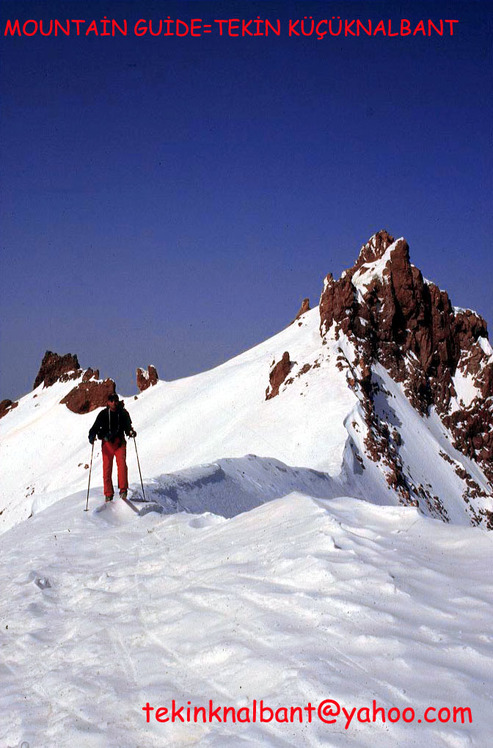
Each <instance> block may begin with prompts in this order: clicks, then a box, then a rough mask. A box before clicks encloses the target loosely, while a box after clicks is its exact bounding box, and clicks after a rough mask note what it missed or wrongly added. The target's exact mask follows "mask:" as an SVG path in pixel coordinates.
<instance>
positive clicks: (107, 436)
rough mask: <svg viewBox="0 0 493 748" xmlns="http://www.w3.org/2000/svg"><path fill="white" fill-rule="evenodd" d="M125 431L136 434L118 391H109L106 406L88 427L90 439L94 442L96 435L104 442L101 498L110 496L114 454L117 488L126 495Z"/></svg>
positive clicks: (109, 497) (111, 494)
mask: <svg viewBox="0 0 493 748" xmlns="http://www.w3.org/2000/svg"><path fill="white" fill-rule="evenodd" d="M125 434H126V435H127V436H130V437H135V436H137V432H136V431H134V429H133V427H132V421H131V419H130V415H129V413H128V412H127V411H126V410H125V408H124V404H123V402H122V401H120V400H119V398H118V395H116V394H113V395H109V397H108V401H107V407H106V408H104V410H101V411H100V412H99V413H98V416H97V418H96V420H95V421H94V425H93V426H92V428H91V430H90V431H89V442H90V443H91V444H94V442H95V440H96V438H98V437H99V439H101V441H102V442H103V447H102V453H103V481H104V498H105V501H112V500H113V481H112V479H111V474H112V471H113V458H114V457H116V465H117V468H118V488H119V489H120V498H121V499H126V498H127V493H128V474H127V462H126V455H127V443H126V441H125Z"/></svg>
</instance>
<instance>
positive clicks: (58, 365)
mask: <svg viewBox="0 0 493 748" xmlns="http://www.w3.org/2000/svg"><path fill="white" fill-rule="evenodd" d="M80 374H81V370H80V367H79V361H78V359H77V356H74V355H72V354H71V353H66V354H65V355H64V356H60V355H59V354H58V353H53V352H52V351H46V353H45V355H44V356H43V360H42V362H41V366H40V368H39V371H38V374H37V377H36V379H35V380H34V385H33V389H36V387H39V385H40V384H44V386H45V387H51V385H53V384H55V382H58V381H60V382H66V381H68V380H69V379H77V377H79V376H80Z"/></svg>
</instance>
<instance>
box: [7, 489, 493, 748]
mask: <svg viewBox="0 0 493 748" xmlns="http://www.w3.org/2000/svg"><path fill="white" fill-rule="evenodd" d="M84 505H85V497H84V496H83V495H79V496H75V497H68V498H67V499H64V500H62V501H60V502H58V503H57V504H56V505H54V506H52V507H49V508H47V509H45V510H44V511H43V512H41V513H39V514H38V515H35V516H34V517H33V518H32V519H30V520H28V521H26V522H25V523H23V524H22V525H20V526H18V527H16V528H14V529H13V530H11V531H10V532H9V533H7V534H5V535H4V537H3V546H2V566H1V568H0V584H1V586H2V590H3V597H4V601H5V603H4V606H3V610H2V618H1V626H0V631H1V645H2V646H1V652H2V660H1V670H2V684H3V688H2V693H1V696H0V713H1V715H2V716H1V717H0V743H1V744H2V745H17V744H20V742H21V741H22V740H24V741H28V742H29V743H30V744H31V745H33V746H36V745H44V746H57V747H58V746H60V747H63V746H69V745H80V746H82V747H83V748H85V747H86V746H87V748H100V747H101V748H103V746H104V747H105V748H107V747H108V748H134V747H135V746H162V745H173V746H185V745H200V746H227V745H228V746H230V745H233V744H234V745H237V744H242V745H255V746H258V745H269V746H287V745H293V746H299V745H307V746H341V745H351V746H369V745H379V746H384V747H385V746H389V747H390V746H395V745H402V746H422V745H423V744H426V745H429V746H440V747H441V746H447V747H452V746H454V747H455V746H470V745H477V746H484V745H487V744H488V741H489V736H490V735H491V733H492V730H493V718H492V716H491V696H492V690H493V677H492V673H493V661H492V656H493V647H492V644H493V636H492V635H491V634H490V632H489V623H490V620H491V605H492V602H493V588H492V585H491V581H490V580H489V578H488V573H487V570H488V569H489V568H490V567H491V563H492V561H493V546H492V540H491V536H490V535H489V534H485V533H482V532H481V531H479V530H475V529H467V528H463V527H461V528H458V527H451V526H447V525H444V524H443V523H440V522H438V521H434V520H430V519H427V518H424V517H421V516H420V515H419V514H418V513H417V511H416V510H414V509H406V508H401V507H378V506H374V505H371V504H368V503H366V502H360V501H357V500H355V499H349V498H341V499H335V500H330V501H324V500H320V499H312V498H309V497H307V496H303V495H301V494H296V493H294V494H291V495H290V496H287V497H284V498H281V499H278V500H274V501H271V502H269V503H267V504H264V505H263V506H260V507H258V508H256V509H253V510H251V511H249V512H247V513H244V514H240V515H238V516H236V517H234V518H232V519H229V520H226V519H224V518H221V517H218V516H216V515H212V514H208V513H205V514H199V515H191V514H186V513H181V514H174V515H170V516H163V515H156V514H148V515H146V516H145V517H142V518H139V517H137V516H136V515H135V514H134V513H133V512H132V511H131V509H129V508H128V507H126V506H125V505H124V504H123V503H115V504H114V505H109V506H107V507H105V508H104V509H103V510H102V511H99V512H97V511H95V509H93V508H91V510H90V511H89V512H88V513H85V512H84V511H83V508H84ZM172 699H175V700H176V701H177V702H178V703H180V704H183V705H187V702H188V701H190V702H191V705H192V706H204V705H205V706H206V705H207V704H208V701H209V699H213V700H214V704H215V705H216V706H217V705H222V706H234V707H236V708H239V707H240V706H248V705H251V704H252V703H253V700H254V699H257V700H260V699H263V700H264V702H265V703H266V704H268V705H270V706H272V707H274V708H277V707H279V706H287V707H289V706H304V705H305V704H306V703H307V702H311V703H313V704H317V703H319V702H320V701H322V700H324V699H334V700H337V701H338V702H339V703H340V705H341V706H344V707H346V709H347V710H348V711H350V710H351V709H352V708H353V707H357V708H359V707H363V706H368V707H371V704H372V700H373V699H375V700H376V702H377V704H378V706H380V707H384V708H386V709H389V708H390V707H397V708H399V709H400V710H401V711H402V710H403V709H405V708H406V707H412V708H413V709H415V711H416V718H419V717H422V716H423V713H424V711H425V709H426V708H427V707H430V706H431V707H436V709H437V710H438V709H439V708H441V707H448V708H452V707H453V706H463V707H470V708H471V711H472V717H473V723H472V725H469V724H464V725H462V724H452V723H447V724H440V723H436V724H433V725H425V724H423V723H421V724H419V723H413V724H405V723H403V722H397V723H395V724H390V723H389V722H386V723H385V724H382V723H380V722H377V723H375V724H361V723H358V722H356V720H354V719H353V721H352V722H351V724H350V726H349V728H348V729H347V730H345V729H344V725H345V722H346V720H345V718H344V717H343V715H341V716H340V717H339V718H338V720H337V722H336V724H333V725H326V724H323V723H321V722H319V721H314V722H312V723H311V724H308V723H306V722H304V723H303V724H298V723H293V724H289V723H288V724H278V723H274V722H270V723H263V724H262V723H257V724H239V723H236V724H233V723H231V722H229V723H226V724H218V723H213V724H187V723H185V724H181V723H176V724H170V723H167V724H164V723H161V724H160V723H157V722H156V721H154V722H152V721H151V723H150V724H146V721H145V714H144V712H143V711H142V709H141V707H142V706H144V705H145V704H146V703H147V702H149V703H150V704H151V705H153V706H154V707H159V706H168V707H170V706H171V700H172Z"/></svg>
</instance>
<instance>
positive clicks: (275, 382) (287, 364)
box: [265, 351, 293, 400]
mask: <svg viewBox="0 0 493 748" xmlns="http://www.w3.org/2000/svg"><path fill="white" fill-rule="evenodd" d="M292 368H293V363H292V361H291V360H290V358H289V353H288V351H286V352H285V353H283V356H282V359H281V360H280V361H278V362H277V363H275V364H274V365H273V368H272V370H271V372H270V374H269V382H270V384H269V387H267V389H266V391H265V399H266V400H270V399H271V398H273V397H276V395H278V394H279V387H280V386H281V384H282V383H283V382H284V380H285V379H286V377H287V376H288V374H289V372H290V371H291V369H292Z"/></svg>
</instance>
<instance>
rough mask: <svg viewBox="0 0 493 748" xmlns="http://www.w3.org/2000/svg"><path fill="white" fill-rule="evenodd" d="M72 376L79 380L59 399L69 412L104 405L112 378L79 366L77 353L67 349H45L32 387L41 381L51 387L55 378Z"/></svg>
mask: <svg viewBox="0 0 493 748" xmlns="http://www.w3.org/2000/svg"><path fill="white" fill-rule="evenodd" d="M72 379H80V382H79V384H77V385H76V386H75V387H74V388H73V389H71V390H70V392H69V393H68V394H67V395H65V397H64V398H63V399H62V400H61V401H60V403H61V404H63V405H66V406H67V408H68V409H69V410H71V411H72V413H89V412H90V411H91V410H94V409H95V408H100V407H103V406H104V405H106V402H107V400H108V395H111V394H112V393H114V392H115V391H116V386H115V382H114V381H113V380H112V379H105V380H104V381H101V380H100V379H99V370H98V369H90V368H89V369H81V368H80V366H79V360H78V358H77V356H76V355H73V354H72V353H66V354H65V355H63V356H60V355H59V354H58V353H53V352H52V351H46V353H45V355H44V356H43V360H42V362H41V367H40V369H39V372H38V375H37V377H36V379H35V381H34V389H36V387H39V385H40V384H43V385H44V386H45V387H51V385H53V384H55V382H68V381H70V380H72ZM12 407H15V405H11V406H8V409H12ZM7 412H8V410H7Z"/></svg>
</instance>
